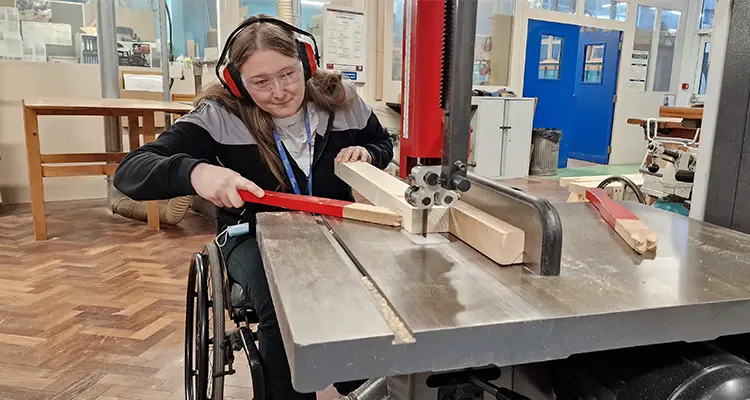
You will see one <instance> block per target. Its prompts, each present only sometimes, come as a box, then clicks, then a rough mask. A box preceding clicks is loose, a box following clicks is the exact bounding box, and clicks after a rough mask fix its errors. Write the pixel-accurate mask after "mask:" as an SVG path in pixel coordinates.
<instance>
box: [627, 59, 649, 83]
mask: <svg viewBox="0 0 750 400" xmlns="http://www.w3.org/2000/svg"><path fill="white" fill-rule="evenodd" d="M648 57H649V54H648V51H641V50H633V52H632V53H631V54H630V70H629V71H628V73H629V77H628V80H629V82H628V90H631V91H636V92H644V91H646V79H647V77H648Z"/></svg>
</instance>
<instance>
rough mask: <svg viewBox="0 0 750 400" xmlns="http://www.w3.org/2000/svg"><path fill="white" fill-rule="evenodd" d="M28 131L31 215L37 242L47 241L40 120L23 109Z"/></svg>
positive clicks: (33, 112) (27, 147)
mask: <svg viewBox="0 0 750 400" xmlns="http://www.w3.org/2000/svg"><path fill="white" fill-rule="evenodd" d="M23 123H24V129H25V131H26V159H27V162H28V165H29V189H30V190H31V214H32V216H33V218H34V236H35V237H36V240H47V218H46V216H45V215H44V179H43V176H42V154H41V149H40V145H39V120H38V116H37V113H36V112H35V111H33V110H30V109H28V108H26V107H24V109H23Z"/></svg>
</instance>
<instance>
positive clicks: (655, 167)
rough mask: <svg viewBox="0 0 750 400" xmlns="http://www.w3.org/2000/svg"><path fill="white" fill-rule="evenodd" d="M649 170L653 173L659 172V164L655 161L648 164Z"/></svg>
mask: <svg viewBox="0 0 750 400" xmlns="http://www.w3.org/2000/svg"><path fill="white" fill-rule="evenodd" d="M648 172H650V173H652V174H655V173H657V172H659V164H657V163H653V164H651V165H649V166H648Z"/></svg>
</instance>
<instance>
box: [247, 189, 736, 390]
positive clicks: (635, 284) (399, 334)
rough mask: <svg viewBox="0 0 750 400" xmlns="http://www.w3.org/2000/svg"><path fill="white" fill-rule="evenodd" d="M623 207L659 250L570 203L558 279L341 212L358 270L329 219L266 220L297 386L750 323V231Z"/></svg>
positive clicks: (700, 335)
mask: <svg viewBox="0 0 750 400" xmlns="http://www.w3.org/2000/svg"><path fill="white" fill-rule="evenodd" d="M623 204H625V205H626V206H627V207H628V208H630V209H631V210H632V211H633V212H634V213H635V214H636V215H638V216H639V217H640V218H641V219H643V220H644V221H646V223H647V224H648V225H649V226H650V227H651V228H652V229H654V230H656V231H657V232H658V234H659V247H658V251H657V254H656V255H655V256H651V257H650V258H644V257H642V256H640V255H638V254H636V253H635V252H633V251H632V250H631V249H630V248H629V247H628V246H627V245H626V244H625V243H624V242H623V241H622V240H621V239H620V237H619V236H617V234H616V233H615V232H614V231H613V230H612V229H610V228H609V226H608V225H606V223H605V222H604V220H603V219H602V218H601V217H600V216H599V214H598V213H597V211H596V210H595V209H594V208H593V206H591V205H590V204H588V203H570V204H560V205H556V208H557V209H558V212H559V214H560V217H561V220H562V223H563V232H564V239H563V257H562V268H561V274H560V276H555V277H544V276H538V275H535V274H532V273H530V272H528V271H527V270H525V269H524V268H523V267H522V266H515V267H500V266H498V265H496V264H494V263H493V262H492V261H490V260H489V259H487V258H485V257H484V256H483V255H481V254H480V253H478V252H476V251H475V250H473V249H472V248H471V247H469V246H468V245H466V244H465V243H463V242H461V241H459V240H458V239H456V238H455V237H452V236H451V235H448V234H445V237H446V238H447V240H446V243H443V244H433V245H420V244H416V243H415V240H413V238H411V237H410V235H409V234H406V233H403V232H402V231H401V230H400V229H398V228H388V227H381V226H376V225H371V224H366V223H359V222H353V221H342V220H338V219H329V220H328V221H329V224H330V226H331V227H332V229H333V231H334V232H333V233H334V234H335V235H338V237H339V238H340V239H341V240H342V241H343V242H344V244H345V245H346V247H347V248H348V249H347V250H348V251H349V252H350V253H349V254H351V255H353V256H354V257H355V258H356V259H357V261H358V263H359V265H355V264H354V263H353V262H352V261H351V259H350V258H349V257H348V256H347V253H346V252H345V250H344V249H343V248H342V247H341V246H339V245H338V243H337V242H336V240H335V239H334V236H333V235H332V234H331V233H330V232H328V229H327V227H325V225H323V224H322V223H321V221H320V220H319V218H321V217H313V216H310V215H305V214H299V213H273V214H261V215H259V219H258V228H257V229H258V235H259V241H260V243H261V251H262V254H263V259H264V263H265V267H266V272H267V275H268V278H269V284H270V287H271V292H272V296H273V301H274V304H275V306H276V310H277V314H278V316H279V320H280V324H281V329H282V335H283V336H284V342H285V346H286V350H287V354H288V356H289V360H290V365H291V368H292V379H293V383H294V385H295V388H296V389H297V390H299V391H308V390H319V389H322V388H324V387H325V386H326V385H328V384H330V383H332V382H339V381H345V380H350V379H359V378H366V377H379V376H395V375H405V374H412V373H420V372H428V371H440V370H448V369H455V368H464V367H476V366H483V365H488V364H494V365H497V366H506V365H517V364H524V363H530V362H539V361H545V360H552V359H560V358H565V357H567V356H569V355H571V354H576V353H583V352H591V351H597V350H605V349H613V348H622V347H631V346H637V345H644V344H653V343H663V342H670V341H679V340H684V341H700V340H710V339H714V338H716V337H718V336H722V335H727V334H735V333H742V332H750V318H748V315H750V260H749V259H748V255H749V254H750V236H748V235H744V234H741V233H738V232H735V231H731V230H728V229H724V228H720V227H717V226H713V225H709V224H706V223H703V222H701V221H696V220H691V219H688V218H685V217H682V216H679V215H676V214H670V213H667V212H664V211H662V210H658V209H655V208H652V207H647V206H643V205H640V204H635V203H623ZM361 271H364V272H365V273H366V274H367V275H368V276H369V278H370V279H371V281H372V283H374V285H375V286H376V287H377V291H378V292H379V294H382V295H384V297H385V299H386V301H387V304H386V302H384V301H383V299H380V300H378V296H377V293H376V295H375V296H373V290H371V289H370V290H368V289H367V288H366V287H365V286H366V285H364V284H363V278H362V273H361ZM394 314H395V315H394ZM404 328H405V329H406V331H407V332H406V333H404ZM394 332H396V333H394Z"/></svg>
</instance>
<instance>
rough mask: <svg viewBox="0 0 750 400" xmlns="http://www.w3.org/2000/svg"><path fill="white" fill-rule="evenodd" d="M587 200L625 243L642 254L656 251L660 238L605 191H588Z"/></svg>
mask: <svg viewBox="0 0 750 400" xmlns="http://www.w3.org/2000/svg"><path fill="white" fill-rule="evenodd" d="M586 200H588V201H590V202H591V204H593V205H594V207H596V209H597V210H599V214H601V216H602V218H603V219H604V220H605V221H607V223H608V224H609V226H611V227H612V229H614V230H615V232H617V234H619V235H620V236H621V237H622V238H623V239H624V240H625V242H626V243H627V244H628V245H629V246H630V247H632V248H633V250H635V251H637V252H638V253H640V254H643V253H645V252H647V251H656V244H657V242H658V236H657V234H656V232H654V231H652V230H651V229H649V227H648V225H646V223H645V222H643V221H641V220H640V219H639V218H638V217H636V216H635V214H633V213H632V212H630V210H628V209H627V208H625V207H624V206H623V205H622V204H619V203H617V202H615V201H614V200H612V199H610V198H609V196H607V192H605V191H604V189H599V188H596V189H587V190H586Z"/></svg>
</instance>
